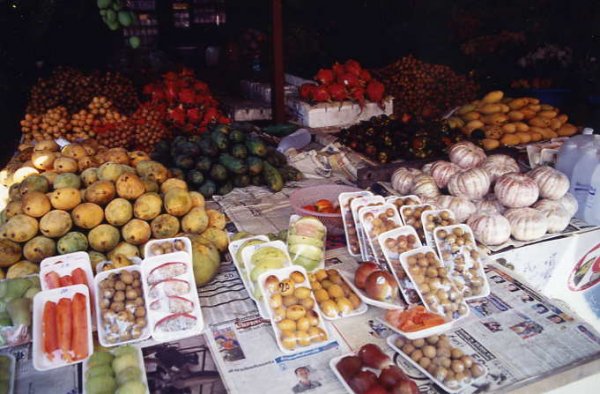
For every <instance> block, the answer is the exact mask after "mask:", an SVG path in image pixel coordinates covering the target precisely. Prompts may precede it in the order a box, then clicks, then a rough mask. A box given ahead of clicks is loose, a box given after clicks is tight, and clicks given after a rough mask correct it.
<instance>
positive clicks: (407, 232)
mask: <svg viewBox="0 0 600 394" xmlns="http://www.w3.org/2000/svg"><path fill="white" fill-rule="evenodd" d="M401 236H413V237H414V238H415V243H414V245H415V247H416V248H420V247H421V246H423V244H422V243H421V240H420V239H419V236H418V235H417V232H416V231H415V229H414V227H412V226H402V227H398V228H395V229H393V230H391V231H387V232H385V233H383V234H380V235H379V237H378V240H379V244H380V245H381V249H382V251H383V255H384V256H385V261H386V263H387V266H388V269H389V270H390V271H391V272H392V275H394V278H396V282H398V286H399V288H400V293H401V294H402V297H404V301H406V303H407V304H421V298H420V297H419V294H418V293H417V291H416V289H415V285H414V283H413V282H412V281H411V280H410V278H409V277H408V276H407V274H406V272H405V271H404V268H402V265H401V264H400V253H397V252H396V251H395V250H391V249H390V248H389V247H388V245H387V244H388V240H389V239H394V240H397V239H398V238H399V237H401Z"/></svg>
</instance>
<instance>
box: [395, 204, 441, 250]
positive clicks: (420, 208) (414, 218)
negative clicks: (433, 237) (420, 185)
mask: <svg viewBox="0 0 600 394" xmlns="http://www.w3.org/2000/svg"><path fill="white" fill-rule="evenodd" d="M433 209H435V207H434V206H433V205H431V204H420V205H408V206H406V205H405V206H403V207H402V208H400V217H401V218H402V221H403V222H404V224H405V225H407V226H413V227H414V228H415V230H416V232H417V234H418V235H419V239H420V240H421V242H422V243H425V242H426V239H425V232H424V231H423V223H422V222H421V214H422V213H423V212H424V211H431V210H433Z"/></svg>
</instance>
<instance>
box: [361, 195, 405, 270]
mask: <svg viewBox="0 0 600 394" xmlns="http://www.w3.org/2000/svg"><path fill="white" fill-rule="evenodd" d="M388 210H391V211H392V212H393V215H392V216H390V217H388V219H389V220H390V221H391V222H392V223H393V224H394V226H395V227H394V228H398V227H401V226H402V219H400V215H399V214H398V210H397V209H396V207H395V206H394V205H393V204H390V203H385V204H383V205H379V206H376V207H365V208H362V209H361V210H360V211H359V221H360V225H361V226H362V229H363V234H364V235H365V238H366V239H367V244H368V247H369V249H370V251H371V254H373V256H375V258H376V259H377V262H378V263H379V265H380V266H383V265H385V256H384V255H383V252H382V250H381V246H380V245H379V240H378V239H377V236H374V237H371V235H370V234H369V233H370V232H371V231H372V230H373V227H374V226H373V220H369V219H367V218H366V216H367V215H369V214H372V215H375V216H377V215H380V214H382V213H386V212H387V211H388Z"/></svg>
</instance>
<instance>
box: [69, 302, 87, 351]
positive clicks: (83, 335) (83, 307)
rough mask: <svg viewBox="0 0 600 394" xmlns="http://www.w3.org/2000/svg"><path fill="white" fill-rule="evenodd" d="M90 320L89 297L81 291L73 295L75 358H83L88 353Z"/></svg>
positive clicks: (73, 345) (73, 346) (73, 347)
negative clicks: (88, 318) (88, 316)
mask: <svg viewBox="0 0 600 394" xmlns="http://www.w3.org/2000/svg"><path fill="white" fill-rule="evenodd" d="M87 323H88V321H87V298H86V296H85V295H83V294H81V293H77V294H75V297H73V343H72V349H73V354H74V355H75V357H74V359H75V360H81V359H84V358H86V357H87V355H88V324H87Z"/></svg>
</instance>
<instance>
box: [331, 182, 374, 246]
mask: <svg viewBox="0 0 600 394" xmlns="http://www.w3.org/2000/svg"><path fill="white" fill-rule="evenodd" d="M372 195H373V193H371V192H370V191H367V190H362V191H359V192H345V193H340V195H339V196H338V203H339V205H340V210H341V213H342V222H343V223H344V234H345V235H346V249H347V250H348V254H350V256H352V257H357V256H360V252H359V253H354V252H353V251H352V249H350V247H351V244H352V242H356V244H357V245H358V246H359V249H360V244H359V239H358V232H357V231H358V229H357V228H356V227H355V224H354V219H353V217H352V210H351V209H350V205H349V204H348V200H350V199H353V198H358V197H367V196H372ZM352 228H354V235H352V236H351V235H349V230H351V229H352Z"/></svg>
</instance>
